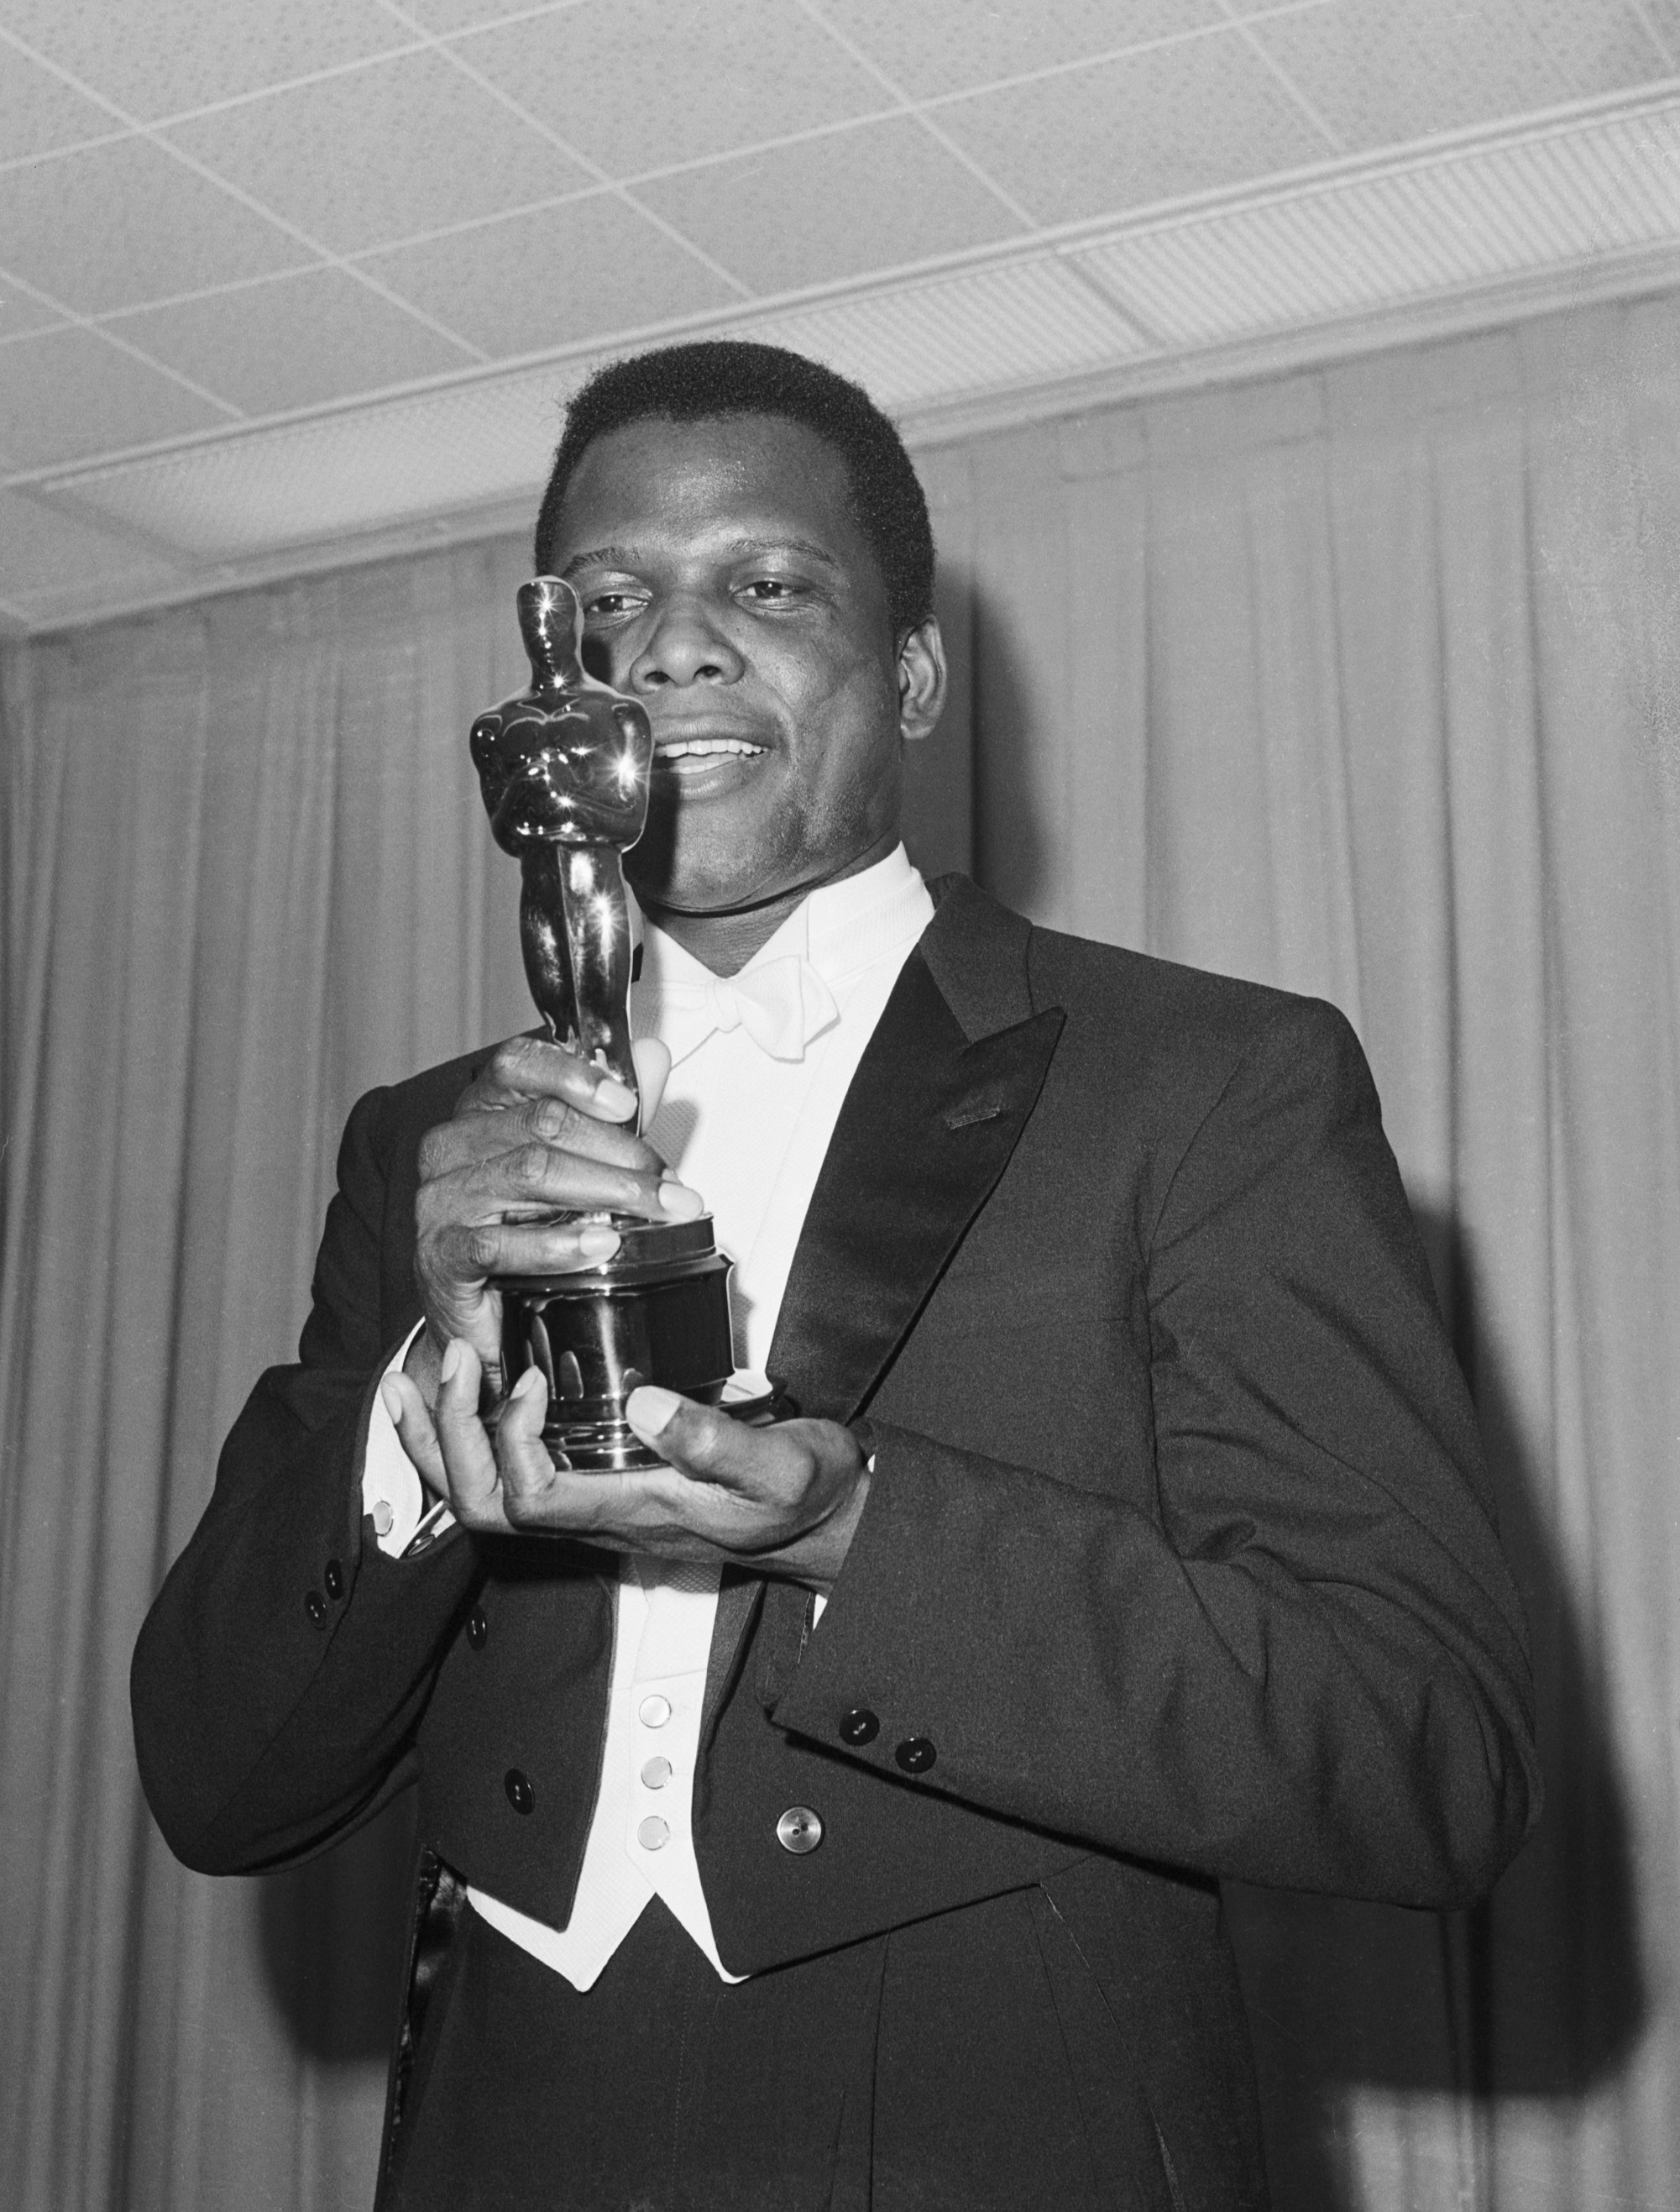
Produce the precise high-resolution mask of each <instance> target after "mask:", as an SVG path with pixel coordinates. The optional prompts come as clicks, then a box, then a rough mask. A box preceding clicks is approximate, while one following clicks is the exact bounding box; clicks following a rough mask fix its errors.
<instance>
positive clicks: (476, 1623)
mask: <svg viewBox="0 0 1680 2212" xmlns="http://www.w3.org/2000/svg"><path fill="white" fill-rule="evenodd" d="M489 1632H490V1624H489V1622H488V1620H485V1618H484V1616H483V1614H482V1613H479V1612H476V1611H474V1612H472V1613H469V1614H468V1615H467V1641H468V1643H469V1644H471V1646H472V1648H473V1650H475V1651H482V1650H483V1649H484V1639H485V1638H486V1637H487V1636H488V1634H489Z"/></svg>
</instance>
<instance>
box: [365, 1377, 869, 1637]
mask: <svg viewBox="0 0 1680 2212" xmlns="http://www.w3.org/2000/svg"><path fill="white" fill-rule="evenodd" d="M480 1380H481V1370H480V1366H479V1361H478V1357H477V1354H476V1352H474V1351H473V1348H472V1346H470V1344H468V1343H466V1342H465V1341H464V1340H461V1339H457V1340H456V1341H455V1342H454V1343H452V1345H451V1346H450V1347H449V1350H448V1352H447V1353H446V1355H445V1358H444V1363H443V1370H442V1379H441V1383H440V1389H439V1392H438V1399H437V1404H436V1406H435V1407H434V1408H433V1409H432V1411H431V1412H430V1413H428V1411H427V1407H426V1402H425V1400H424V1399H423V1398H422V1395H421V1393H420V1390H419V1389H418V1388H417V1386H416V1385H415V1383H414V1381H413V1380H412V1378H411V1377H409V1376H405V1375H401V1374H395V1375H390V1376H386V1377H385V1382H384V1383H383V1384H382V1386H381V1387H382V1389H384V1391H385V1405H386V1408H387V1410H388V1411H389V1412H390V1413H391V1419H393V1421H395V1423H396V1425H397V1434H398V1436H399V1437H401V1438H402V1441H403V1449H404V1450H405V1451H406V1452H407V1453H408V1455H409V1458H410V1459H411V1460H412V1461H413V1462H414V1463H415V1466H416V1467H417V1468H419V1470H420V1472H421V1474H422V1475H423V1476H424V1477H425V1479H426V1480H427V1482H428V1484H429V1485H430V1486H431V1487H432V1488H433V1489H434V1490H435V1491H438V1492H447V1494H448V1498H449V1503H450V1506H451V1508H452V1511H453V1512H454V1515H455V1517H456V1519H457V1520H458V1521H459V1522H462V1523H463V1525H464V1527H466V1528H476V1529H478V1530H480V1531H482V1532H483V1533H485V1534H501V1535H506V1534H519V1535H555V1536H562V1535H563V1536H575V1537H577V1538H579V1540H580V1541H583V1542H585V1543H591V1544H599V1545H601V1546H603V1547H604V1548H606V1549H607V1550H609V1551H616V1552H648V1553H652V1554H654V1555H655V1556H656V1557H658V1558H660V1559H684V1560H704V1561H707V1562H708V1563H710V1562H714V1561H715V1562H718V1563H719V1564H722V1565H735V1566H743V1567H749V1568H751V1569H752V1571H754V1572H755V1573H756V1574H766V1575H774V1576H779V1577H783V1578H785V1579H786V1580H788V1581H791V1582H800V1583H809V1584H810V1586H811V1587H812V1588H813V1589H818V1590H822V1591H823V1592H824V1593H825V1594H826V1592H827V1591H828V1590H829V1589H831V1588H832V1587H833V1585H834V1579H835V1577H837V1576H838V1574H839V1573H840V1568H841V1566H842V1565H844V1564H845V1559H846V1552H847V1550H848V1548H849V1547H850V1545H851V1542H852V1531H853V1530H854V1529H855V1528H856V1527H857V1525H858V1516H859V1515H860V1514H861V1513H862V1511H863V1509H864V1498H866V1497H867V1495H868V1492H869V1482H870V1477H869V1470H868V1468H867V1466H866V1464H865V1462H864V1455H863V1452H862V1451H861V1449H859V1447H858V1440H857V1438H856V1437H854V1436H853V1435H852V1432H851V1431H850V1430H849V1429H844V1428H842V1427H841V1426H840V1424H839V1423H838V1422H836V1421H816V1420H798V1421H781V1422H778V1423H776V1424H775V1425H773V1426H771V1427H768V1428H749V1427H747V1426H746V1425H744V1424H743V1423H742V1422H739V1421H732V1420H731V1419H730V1418H729V1416H728V1414H727V1413H719V1412H718V1411H716V1409H715V1408H713V1407H709V1406H700V1405H696V1404H695V1403H694V1401H692V1400H691V1399H688V1398H682V1397H679V1396H678V1395H676V1392H675V1391H674V1390H662V1389H655V1388H654V1387H653V1386H652V1385H651V1384H646V1383H644V1384H643V1386H642V1387H641V1389H639V1390H636V1391H634V1392H633V1393H632V1394H631V1396H630V1399H629V1401H628V1405H627V1407H626V1409H625V1410H626V1412H627V1413H628V1418H629V1422H630V1425H631V1427H632V1428H633V1429H634V1431H635V1432H636V1434H637V1435H638V1436H639V1437H640V1438H641V1439H642V1441H643V1442H644V1443H646V1444H647V1445H648V1446H649V1448H650V1449H652V1450H654V1451H657V1452H658V1454H659V1456H660V1458H661V1460H662V1461H663V1462H664V1465H662V1466H659V1467H654V1468H635V1469H633V1470H631V1471H629V1472H627V1473H624V1474H610V1473H591V1474H579V1473H578V1472H577V1471H576V1470H574V1469H573V1468H561V1467H556V1466H555V1463H554V1461H553V1460H552V1459H551V1458H550V1457H549V1451H548V1448H547V1446H546V1445H545V1444H544V1443H543V1413H545V1411H546V1410H547V1407H548V1401H549V1394H548V1385H547V1383H545V1382H544V1381H543V1375H542V1372H541V1370H539V1369H537V1368H529V1369H527V1370H526V1371H525V1374H524V1375H523V1376H521V1377H520V1378H519V1383H517V1384H516V1385H515V1386H514V1389H513V1390H512V1395H510V1396H509V1398H508V1399H507V1401H506V1405H505V1406H504V1407H503V1408H502V1413H501V1419H500V1421H499V1422H498V1423H497V1425H496V1437H495V1441H494V1443H492V1442H491V1440H490V1437H489V1434H488V1431H487V1430H486V1428H485V1426H484V1424H483V1422H482V1420H481V1419H480V1418H479V1410H478V1407H479V1385H480Z"/></svg>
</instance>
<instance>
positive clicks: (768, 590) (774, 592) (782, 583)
mask: <svg viewBox="0 0 1680 2212" xmlns="http://www.w3.org/2000/svg"><path fill="white" fill-rule="evenodd" d="M746 589H747V597H748V598H749V599H757V600H758V601H760V602H761V604H762V603H767V604H770V605H773V604H774V603H775V602H776V601H778V600H780V599H796V598H797V597H798V586H795V585H792V584H790V583H789V582H788V581H787V580H786V579H785V577H782V576H755V577H754V578H753V580H752V581H751V582H750V583H749V585H748V586H747V587H746Z"/></svg>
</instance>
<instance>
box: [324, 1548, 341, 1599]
mask: <svg viewBox="0 0 1680 2212" xmlns="http://www.w3.org/2000/svg"><path fill="white" fill-rule="evenodd" d="M321 1580H322V1581H323V1582H324V1583H325V1584H326V1586H327V1595H328V1596H329V1597H330V1598H331V1600H332V1601H333V1602H334V1604H335V1605H336V1604H337V1601H338V1600H339V1599H340V1598H341V1597H343V1595H344V1570H343V1567H341V1566H340V1565H339V1564H338V1562H337V1559H329V1560H328V1561H327V1569H326V1572H325V1573H324V1575H323V1576H322V1577H321Z"/></svg>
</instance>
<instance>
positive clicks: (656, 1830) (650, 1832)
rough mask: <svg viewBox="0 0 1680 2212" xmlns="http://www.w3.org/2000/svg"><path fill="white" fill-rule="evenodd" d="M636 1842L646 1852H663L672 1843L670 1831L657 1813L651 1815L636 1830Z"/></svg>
mask: <svg viewBox="0 0 1680 2212" xmlns="http://www.w3.org/2000/svg"><path fill="white" fill-rule="evenodd" d="M636 1841H637V1842H638V1843H639V1844H640V1845H641V1847H642V1849H643V1850H645V1851H662V1850H664V1847H665V1845H666V1844H668V1843H669V1842H670V1828H669V1826H667V1825H666V1823H665V1822H664V1820H661V1819H660V1818H659V1816H658V1814H657V1813H650V1814H648V1816H647V1818H646V1820H644V1821H643V1822H642V1823H641V1825H640V1826H639V1827H638V1828H637V1830H636Z"/></svg>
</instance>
